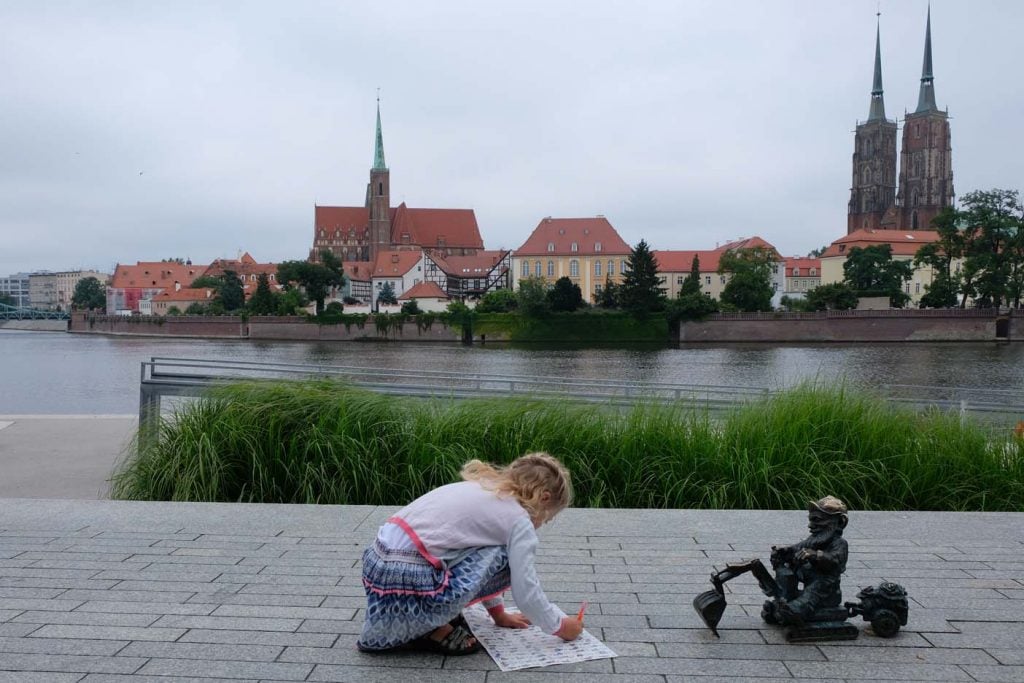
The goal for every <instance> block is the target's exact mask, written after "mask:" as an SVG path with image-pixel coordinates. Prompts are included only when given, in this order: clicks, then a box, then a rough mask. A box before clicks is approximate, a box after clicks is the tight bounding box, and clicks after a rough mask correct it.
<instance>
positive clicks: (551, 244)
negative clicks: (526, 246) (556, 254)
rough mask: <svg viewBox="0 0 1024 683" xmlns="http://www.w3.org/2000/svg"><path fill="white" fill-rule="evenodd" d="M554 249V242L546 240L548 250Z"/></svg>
mask: <svg viewBox="0 0 1024 683" xmlns="http://www.w3.org/2000/svg"><path fill="white" fill-rule="evenodd" d="M554 250H555V243H554V242H548V251H554Z"/></svg>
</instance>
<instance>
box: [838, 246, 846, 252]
mask: <svg viewBox="0 0 1024 683" xmlns="http://www.w3.org/2000/svg"><path fill="white" fill-rule="evenodd" d="M844 251H846V245H845V244H840V245H839V253H840V254H841V253H843V252H844Z"/></svg>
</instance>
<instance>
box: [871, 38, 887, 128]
mask: <svg viewBox="0 0 1024 683" xmlns="http://www.w3.org/2000/svg"><path fill="white" fill-rule="evenodd" d="M882 92H883V91H882V29H881V22H879V25H877V26H876V27H875V80H874V82H873V83H872V85H871V109H870V111H869V112H868V121H884V120H885V99H884V98H883V97H882Z"/></svg>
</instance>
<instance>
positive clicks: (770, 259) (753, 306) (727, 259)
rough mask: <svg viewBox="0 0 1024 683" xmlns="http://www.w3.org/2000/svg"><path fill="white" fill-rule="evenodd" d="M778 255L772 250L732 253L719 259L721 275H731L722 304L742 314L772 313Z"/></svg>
mask: <svg viewBox="0 0 1024 683" xmlns="http://www.w3.org/2000/svg"><path fill="white" fill-rule="evenodd" d="M777 258H778V255H777V254H776V253H775V251H774V250H772V249H766V248H764V247H750V248H747V249H729V250H728V251H726V252H725V253H724V254H722V256H721V258H719V259H718V273H719V274H720V275H724V274H726V273H729V281H728V282H727V283H726V284H725V289H723V290H722V296H721V299H722V303H723V304H727V305H728V306H730V307H733V308H735V309H736V310H738V311H751V312H752V311H770V310H772V294H773V293H774V292H773V290H772V269H773V268H774V267H775V262H776V259H777Z"/></svg>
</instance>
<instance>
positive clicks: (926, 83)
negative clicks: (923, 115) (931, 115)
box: [914, 5, 939, 113]
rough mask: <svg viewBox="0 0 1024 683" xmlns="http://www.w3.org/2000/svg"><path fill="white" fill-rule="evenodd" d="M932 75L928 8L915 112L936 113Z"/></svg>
mask: <svg viewBox="0 0 1024 683" xmlns="http://www.w3.org/2000/svg"><path fill="white" fill-rule="evenodd" d="M934 80H935V76H934V75H933V74H932V7H931V5H929V6H928V23H927V24H926V28H925V34H924V63H923V64H922V65H921V92H920V94H919V95H918V96H917V111H916V112H914V113H920V112H925V111H938V109H939V108H938V107H937V106H936V105H935V86H934V84H933V81H934Z"/></svg>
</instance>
